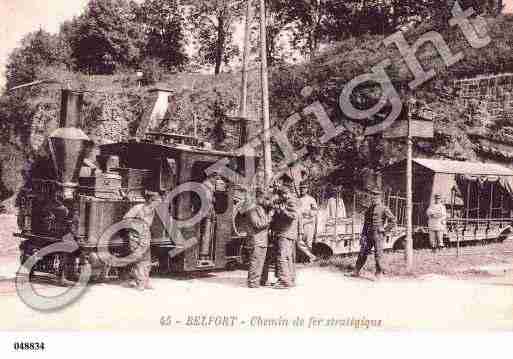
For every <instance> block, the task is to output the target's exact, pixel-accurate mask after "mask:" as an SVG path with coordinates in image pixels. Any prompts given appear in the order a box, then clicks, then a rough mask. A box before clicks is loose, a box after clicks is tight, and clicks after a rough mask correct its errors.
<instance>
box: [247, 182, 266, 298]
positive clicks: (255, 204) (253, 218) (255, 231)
mask: <svg viewBox="0 0 513 359" xmlns="http://www.w3.org/2000/svg"><path fill="white" fill-rule="evenodd" d="M245 192H246V196H245V202H244V205H243V207H242V209H241V211H242V213H243V215H244V223H245V230H246V233H247V235H248V240H249V242H248V244H249V251H250V255H249V270H248V287H249V288H258V287H260V286H261V285H263V286H265V285H266V283H267V279H268V278H267V277H268V273H269V269H268V268H267V267H266V266H268V265H269V263H268V261H266V258H267V250H268V247H269V224H270V222H271V220H270V215H269V213H268V211H267V210H268V208H269V207H268V206H267V205H266V203H265V198H264V192H263V191H262V190H261V189H260V188H257V190H256V193H255V198H252V196H251V194H250V193H249V192H248V191H247V189H245Z"/></svg>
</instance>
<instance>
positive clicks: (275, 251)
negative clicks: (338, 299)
mask: <svg viewBox="0 0 513 359" xmlns="http://www.w3.org/2000/svg"><path fill="white" fill-rule="evenodd" d="M293 183H294V182H293V179H292V178H290V177H289V176H287V175H284V176H283V177H282V182H281V186H280V187H279V189H278V191H277V193H276V194H277V198H275V199H274V200H272V201H269V200H268V199H266V198H265V196H264V194H263V191H262V190H259V191H257V195H256V199H255V200H254V201H253V202H252V204H251V206H250V208H246V210H245V216H246V223H247V233H248V236H249V243H250V253H251V254H250V263H249V271H248V287H250V288H258V287H260V286H268V285H269V283H268V273H269V268H268V267H269V265H270V264H271V263H275V266H276V271H275V275H276V277H277V282H276V283H275V284H274V285H273V288H276V289H286V288H291V287H294V286H295V285H296V271H295V262H296V261H295V252H296V251H295V249H296V247H297V249H298V250H300V251H302V252H304V253H305V255H306V256H307V257H308V258H309V259H310V261H315V260H316V258H315V256H314V255H313V254H312V253H311V248H312V244H313V241H314V237H315V217H316V211H317V202H316V201H315V199H313V198H312V197H311V196H310V195H308V191H307V190H308V187H307V186H306V185H304V184H303V185H301V190H300V197H299V198H297V197H296V195H295V192H294V188H293ZM369 193H370V194H371V196H372V203H371V205H370V206H369V207H368V209H367V210H366V211H365V215H364V217H365V221H364V226H363V230H362V235H361V243H360V248H361V249H360V253H359V256H358V260H357V262H356V268H355V271H354V272H353V273H352V275H353V276H355V277H358V276H360V270H361V269H362V267H363V266H364V265H365V262H366V261H367V257H368V255H369V254H370V252H371V250H372V249H374V252H375V260H376V278H377V279H379V278H380V277H381V276H382V274H383V273H384V270H383V265H382V256H383V243H384V239H385V238H384V237H385V233H386V231H387V230H389V229H390V228H392V227H394V226H395V225H396V222H397V221H396V218H395V216H394V215H393V214H392V212H391V210H390V209H389V208H388V207H387V206H385V205H384V204H383V201H382V194H381V192H380V191H377V190H371V191H369Z"/></svg>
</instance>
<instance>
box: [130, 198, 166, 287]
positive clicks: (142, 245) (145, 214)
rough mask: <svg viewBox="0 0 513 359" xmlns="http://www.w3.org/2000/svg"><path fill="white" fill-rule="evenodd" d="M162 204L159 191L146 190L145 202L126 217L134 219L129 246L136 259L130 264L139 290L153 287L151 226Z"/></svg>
mask: <svg viewBox="0 0 513 359" xmlns="http://www.w3.org/2000/svg"><path fill="white" fill-rule="evenodd" d="M159 205H160V195H159V194H158V193H157V192H151V191H146V192H145V202H144V203H140V204H137V205H135V206H134V207H132V208H131V209H130V210H129V211H128V212H127V214H125V216H124V217H123V218H124V219H134V221H133V222H132V228H131V229H129V230H128V247H129V250H130V254H131V255H135V256H136V261H135V262H132V263H131V264H130V265H129V268H130V276H131V277H132V278H133V279H134V280H135V284H136V286H137V289H138V290H144V289H153V288H152V286H151V285H150V270H151V251H150V244H151V232H150V227H151V224H152V223H153V219H154V218H155V211H156V209H157V207H158V206H159Z"/></svg>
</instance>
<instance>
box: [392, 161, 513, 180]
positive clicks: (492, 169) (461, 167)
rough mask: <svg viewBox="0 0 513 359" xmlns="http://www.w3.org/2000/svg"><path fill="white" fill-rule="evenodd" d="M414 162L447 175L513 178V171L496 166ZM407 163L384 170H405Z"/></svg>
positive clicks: (450, 162) (458, 162) (397, 164)
mask: <svg viewBox="0 0 513 359" xmlns="http://www.w3.org/2000/svg"><path fill="white" fill-rule="evenodd" d="M413 162H414V163H416V164H417V165H420V166H422V167H425V168H427V169H429V170H431V171H432V172H435V173H447V174H464V175H474V176H477V175H495V176H512V177H513V170H511V169H509V168H507V167H504V166H501V165H498V164H495V163H483V162H466V161H465V162H463V161H450V160H436V159H427V158H414V159H413ZM405 165H406V161H401V162H399V163H396V164H393V165H391V166H390V167H387V168H384V171H385V172H386V171H387V170H389V169H392V168H394V169H397V168H398V167H399V168H403V167H405Z"/></svg>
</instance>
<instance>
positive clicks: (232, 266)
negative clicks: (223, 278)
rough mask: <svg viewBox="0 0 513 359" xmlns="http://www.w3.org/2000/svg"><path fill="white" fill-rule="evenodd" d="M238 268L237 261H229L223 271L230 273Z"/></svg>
mask: <svg viewBox="0 0 513 359" xmlns="http://www.w3.org/2000/svg"><path fill="white" fill-rule="evenodd" d="M238 267H239V263H237V261H229V262H227V263H226V266H225V269H226V270H227V271H230V272H232V271H234V270H236V269H237V268H238Z"/></svg>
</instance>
